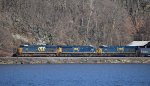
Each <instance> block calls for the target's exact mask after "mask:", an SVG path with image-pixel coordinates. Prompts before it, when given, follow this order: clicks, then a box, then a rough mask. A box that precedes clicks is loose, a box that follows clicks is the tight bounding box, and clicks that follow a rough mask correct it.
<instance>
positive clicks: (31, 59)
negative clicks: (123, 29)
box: [0, 57, 150, 64]
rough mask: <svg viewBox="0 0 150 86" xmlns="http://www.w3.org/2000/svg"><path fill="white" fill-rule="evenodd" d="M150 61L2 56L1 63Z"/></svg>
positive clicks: (142, 59) (145, 59) (148, 60)
mask: <svg viewBox="0 0 150 86" xmlns="http://www.w3.org/2000/svg"><path fill="white" fill-rule="evenodd" d="M64 63H81V64H84V63H85V64H86V63H87V64H89V63H91V64H99V63H150V58H149V57H138V58H136V57H0V64H64Z"/></svg>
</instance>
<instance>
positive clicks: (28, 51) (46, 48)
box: [14, 44, 96, 56]
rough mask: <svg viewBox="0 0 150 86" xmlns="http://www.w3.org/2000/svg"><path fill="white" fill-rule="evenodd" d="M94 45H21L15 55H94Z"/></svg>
mask: <svg viewBox="0 0 150 86" xmlns="http://www.w3.org/2000/svg"><path fill="white" fill-rule="evenodd" d="M95 54H96V48H95V47H93V46H65V45H62V46H57V45H46V44H45V45H20V47H19V48H17V50H16V52H15V53H14V56H92V55H93V56H94V55H95Z"/></svg>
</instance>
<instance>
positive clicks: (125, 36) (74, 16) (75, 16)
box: [0, 0, 150, 52]
mask: <svg viewBox="0 0 150 86" xmlns="http://www.w3.org/2000/svg"><path fill="white" fill-rule="evenodd" d="M149 34H150V1H149V0H0V40H1V41H0V52H12V50H13V48H14V47H16V46H18V45H20V44H24V43H29V44H33V43H41V42H42V43H47V44H53V45H95V46H99V45H126V44H128V43H130V42H131V41H133V40H150V35H149Z"/></svg>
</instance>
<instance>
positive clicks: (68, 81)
mask: <svg viewBox="0 0 150 86" xmlns="http://www.w3.org/2000/svg"><path fill="white" fill-rule="evenodd" d="M0 86H150V64H38V65H0Z"/></svg>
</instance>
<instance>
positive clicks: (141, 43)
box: [127, 41, 150, 46]
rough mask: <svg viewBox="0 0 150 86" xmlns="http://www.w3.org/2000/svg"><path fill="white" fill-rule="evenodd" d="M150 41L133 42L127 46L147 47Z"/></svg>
mask: <svg viewBox="0 0 150 86" xmlns="http://www.w3.org/2000/svg"><path fill="white" fill-rule="evenodd" d="M149 42H150V41H133V42H131V43H129V44H128V45H127V46H145V45H147V44H148V43H149Z"/></svg>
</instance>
